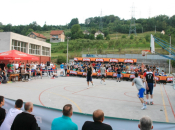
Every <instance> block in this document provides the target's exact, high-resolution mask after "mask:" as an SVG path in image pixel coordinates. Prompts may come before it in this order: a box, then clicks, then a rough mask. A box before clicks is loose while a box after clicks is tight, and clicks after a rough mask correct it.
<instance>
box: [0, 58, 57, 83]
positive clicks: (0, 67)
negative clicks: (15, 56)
mask: <svg viewBox="0 0 175 130" xmlns="http://www.w3.org/2000/svg"><path fill="white" fill-rule="evenodd" d="M56 70H57V68H56V65H55V64H54V63H52V62H51V63H50V65H49V66H48V65H47V62H46V63H43V62H41V64H40V63H39V62H31V63H25V62H21V61H19V62H18V61H16V62H14V61H13V62H9V63H8V64H7V66H6V65H5V64H4V63H1V64H0V81H1V80H6V79H7V77H9V76H10V74H19V75H20V79H21V80H22V81H28V80H30V79H31V78H32V77H34V76H40V77H41V79H42V76H43V75H44V73H45V72H48V75H49V76H51V75H56V74H55V73H57V71H56ZM6 76H7V77H6ZM15 78H16V77H15V76H13V77H12V79H11V80H12V81H15Z"/></svg>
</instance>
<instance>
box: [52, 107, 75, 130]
mask: <svg viewBox="0 0 175 130" xmlns="http://www.w3.org/2000/svg"><path fill="white" fill-rule="evenodd" d="M72 114H73V109H72V105H71V104H67V105H65V106H64V107H63V116H62V117H59V118H55V119H54V120H53V121H52V126H51V130H78V126H77V125H76V124H75V123H74V122H72V120H71V116H72Z"/></svg>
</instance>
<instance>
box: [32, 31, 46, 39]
mask: <svg viewBox="0 0 175 130" xmlns="http://www.w3.org/2000/svg"><path fill="white" fill-rule="evenodd" d="M32 33H33V34H35V36H37V37H40V38H43V39H47V38H46V37H45V36H44V35H43V34H40V33H36V32H32Z"/></svg>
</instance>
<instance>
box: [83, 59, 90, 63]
mask: <svg viewBox="0 0 175 130" xmlns="http://www.w3.org/2000/svg"><path fill="white" fill-rule="evenodd" d="M83 61H89V62H90V61H91V59H89V58H83Z"/></svg>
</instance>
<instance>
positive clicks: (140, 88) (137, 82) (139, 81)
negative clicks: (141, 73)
mask: <svg viewBox="0 0 175 130" xmlns="http://www.w3.org/2000/svg"><path fill="white" fill-rule="evenodd" d="M143 82H145V83H146V81H145V80H142V79H141V78H139V77H138V74H137V73H135V78H134V79H133V81H132V86H134V84H135V85H136V88H137V89H138V91H139V93H138V95H137V96H138V98H139V99H140V101H141V103H142V104H143V107H142V108H141V109H142V110H145V109H146V103H145V101H144V92H145V87H144V84H143ZM146 86H147V83H146ZM146 89H149V88H148V86H147V88H146Z"/></svg>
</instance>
